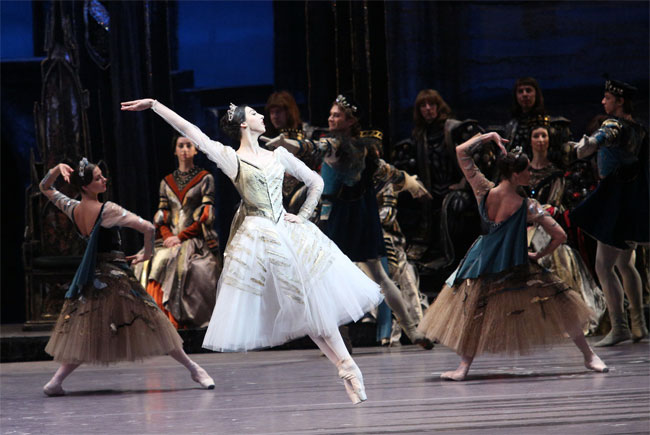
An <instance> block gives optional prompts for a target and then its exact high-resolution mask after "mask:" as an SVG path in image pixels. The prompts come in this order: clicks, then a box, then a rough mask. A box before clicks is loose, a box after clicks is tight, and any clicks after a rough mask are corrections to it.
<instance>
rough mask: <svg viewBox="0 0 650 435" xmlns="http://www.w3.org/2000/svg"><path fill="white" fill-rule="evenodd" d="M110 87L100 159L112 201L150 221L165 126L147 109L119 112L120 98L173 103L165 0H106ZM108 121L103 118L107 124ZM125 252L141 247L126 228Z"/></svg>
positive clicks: (166, 149)
mask: <svg viewBox="0 0 650 435" xmlns="http://www.w3.org/2000/svg"><path fill="white" fill-rule="evenodd" d="M108 9H109V11H110V15H111V31H110V53H111V66H110V88H109V89H105V90H104V93H103V95H104V99H105V101H106V102H107V103H109V104H110V107H107V108H106V109H105V114H106V119H104V120H103V121H102V122H103V123H104V128H105V129H106V131H107V132H108V133H109V134H108V135H107V137H106V143H105V144H104V153H105V159H106V161H107V162H108V165H109V167H110V168H111V172H112V173H113V178H114V179H115V180H116V183H114V185H113V190H114V192H115V199H116V200H117V202H119V203H120V204H121V205H123V206H124V207H126V208H128V209H129V210H131V211H133V212H134V213H137V214H139V215H141V216H143V217H144V218H145V219H151V217H152V216H153V212H154V210H155V209H156V207H157V205H158V204H157V203H158V186H159V182H160V178H161V174H166V173H169V172H171V170H172V169H173V155H172V152H171V146H170V143H171V137H172V134H173V132H172V130H171V128H168V127H165V126H166V124H165V123H164V122H163V121H161V120H160V119H158V117H157V116H155V115H153V114H152V113H151V112H150V111H147V112H142V113H132V112H121V111H120V102H121V101H128V100H133V99H137V98H145V97H151V98H156V99H158V100H160V101H161V102H163V103H164V104H166V105H170V106H172V107H173V101H172V89H171V78H170V67H171V65H170V62H171V55H170V47H169V33H170V29H169V16H168V12H169V8H168V2H164V1H161V2H158V1H146V2H110V3H108ZM107 121H109V122H107ZM124 235H125V236H126V248H127V249H126V250H127V251H129V250H130V251H131V252H132V251H133V250H135V249H139V247H140V246H141V242H140V238H139V237H138V238H137V239H136V238H135V236H136V235H134V234H133V232H131V231H129V232H126V233H125V234H124Z"/></svg>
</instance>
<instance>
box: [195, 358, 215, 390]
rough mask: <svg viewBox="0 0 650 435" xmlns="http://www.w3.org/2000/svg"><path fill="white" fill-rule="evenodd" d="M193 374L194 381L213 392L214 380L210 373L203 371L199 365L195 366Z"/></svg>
mask: <svg viewBox="0 0 650 435" xmlns="http://www.w3.org/2000/svg"><path fill="white" fill-rule="evenodd" d="M190 373H191V374H192V380H193V381H194V382H196V383H198V384H199V385H200V386H202V387H203V388H205V389H208V390H213V389H214V380H213V379H212V378H211V377H210V375H208V373H207V372H206V371H205V370H203V368H202V367H201V366H199V365H198V364H196V365H195V367H194V370H192V371H191V372H190Z"/></svg>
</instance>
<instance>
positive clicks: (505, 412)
mask: <svg viewBox="0 0 650 435" xmlns="http://www.w3.org/2000/svg"><path fill="white" fill-rule="evenodd" d="M649 351H650V344H649V342H648V341H647V340H645V341H643V342H641V343H638V344H632V343H628V344H623V345H619V346H615V347H613V348H606V349H601V350H600V351H599V354H600V356H601V357H602V358H603V360H604V361H605V362H606V363H607V364H608V365H609V367H610V372H609V373H606V374H601V373H594V372H591V371H588V370H586V369H585V368H584V366H583V365H582V358H581V356H580V353H579V351H578V349H577V348H575V347H574V346H573V345H572V344H569V343H567V344H565V345H562V346H559V347H556V348H554V349H552V350H551V351H549V352H546V353H537V354H535V355H532V356H528V357H518V358H514V359H510V358H506V357H500V356H496V357H495V356H486V357H481V358H479V359H478V360H477V361H476V362H475V363H474V365H473V367H472V371H471V372H470V377H469V379H468V380H467V381H465V382H462V383H457V382H449V381H441V380H440V379H439V375H440V373H441V372H442V371H444V370H447V369H452V368H455V366H456V364H457V363H458V357H457V356H456V355H455V354H454V353H453V352H451V351H449V350H448V349H445V348H444V347H442V346H436V348H435V349H434V350H433V351H424V350H420V348H417V347H414V346H404V347H398V348H391V349H387V348H360V349H357V350H355V354H354V357H355V359H356V361H357V363H358V364H359V366H360V367H361V370H362V371H363V374H364V379H365V383H366V390H367V394H368V401H367V402H365V403H363V404H361V405H356V406H355V405H352V404H351V403H350V402H349V401H348V398H347V395H346V394H345V389H344V387H343V384H342V382H341V381H340V380H339V379H338V378H337V377H336V372H335V369H334V367H333V366H332V365H331V364H330V363H329V362H328V361H327V360H326V359H325V358H324V357H322V356H320V353H319V352H318V351H317V350H289V351H264V352H249V353H246V354H216V353H215V354H197V355H193V356H192V357H193V358H194V359H195V360H196V361H197V362H199V363H200V364H201V365H203V367H204V368H205V369H206V370H207V371H208V372H209V373H210V375H211V376H212V377H213V378H214V379H215V381H216V383H217V387H216V389H214V390H201V389H199V388H198V387H197V384H195V383H194V382H192V381H191V379H190V376H189V374H188V373H187V372H186V371H185V369H184V368H183V367H182V366H180V365H178V364H177V363H176V362H175V361H174V360H172V359H171V358H169V357H157V358H153V359H150V360H147V361H146V362H144V363H143V364H131V363H128V364H127V363H120V364H117V365H114V366H110V367H92V366H85V367H83V366H82V367H81V368H79V369H78V370H77V371H76V372H74V373H73V374H72V375H71V376H70V377H69V378H68V379H67V380H66V382H65V383H64V387H65V388H66V391H67V392H68V395H67V396H64V397H46V396H44V395H43V393H42V390H41V388H42V386H43V384H44V383H45V382H47V380H48V379H49V377H50V376H51V375H52V373H53V372H54V370H55V369H56V367H57V365H56V363H54V362H51V361H50V362H24V363H5V364H2V365H0V395H1V397H0V412H1V416H0V432H1V433H2V434H23V433H47V434H176V435H178V434H194V433H199V434H207V433H210V434H240V433H251V434H253V433H256V434H264V433H278V434H286V433H339V434H346V433H370V434H382V433H409V432H413V433H431V432H438V431H439V432H453V433H454V434H461V433H476V434H479V433H481V434H486V433H489V434H495V433H496V434H538V433H543V434H546V433H553V434H582V433H584V434H614V433H648V432H649V431H650V361H649V360H650V354H649Z"/></svg>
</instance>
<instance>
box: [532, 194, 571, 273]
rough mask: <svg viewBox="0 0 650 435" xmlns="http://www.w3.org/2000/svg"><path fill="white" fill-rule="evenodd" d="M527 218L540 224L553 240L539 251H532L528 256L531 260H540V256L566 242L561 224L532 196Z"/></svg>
mask: <svg viewBox="0 0 650 435" xmlns="http://www.w3.org/2000/svg"><path fill="white" fill-rule="evenodd" d="M526 220H527V221H528V222H530V223H534V224H537V225H540V226H541V227H542V228H544V230H545V231H546V233H547V234H548V235H549V236H551V241H550V242H548V245H546V247H544V249H542V250H541V251H539V252H530V253H529V254H528V257H529V258H530V259H531V260H539V259H540V258H542V257H544V256H546V255H548V254H550V253H551V252H553V251H555V249H556V248H557V247H558V246H560V245H561V244H562V243H564V242H566V239H567V237H566V233H565V232H564V230H563V229H562V227H561V226H560V225H558V223H557V222H556V221H555V219H553V217H552V216H551V215H550V214H549V213H548V212H547V211H546V210H544V207H542V206H541V205H540V204H539V202H537V201H536V200H534V199H532V198H528V212H527V216H526Z"/></svg>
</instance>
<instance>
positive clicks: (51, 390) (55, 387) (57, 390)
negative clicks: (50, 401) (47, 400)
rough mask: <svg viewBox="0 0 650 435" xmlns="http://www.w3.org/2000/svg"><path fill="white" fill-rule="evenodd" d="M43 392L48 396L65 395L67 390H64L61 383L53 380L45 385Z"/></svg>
mask: <svg viewBox="0 0 650 435" xmlns="http://www.w3.org/2000/svg"><path fill="white" fill-rule="evenodd" d="M43 393H45V394H46V395H47V396H50V397H55V396H63V395H65V391H64V390H63V387H62V386H61V384H57V383H54V382H52V381H50V382H48V383H47V384H45V386H44V387H43Z"/></svg>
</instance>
